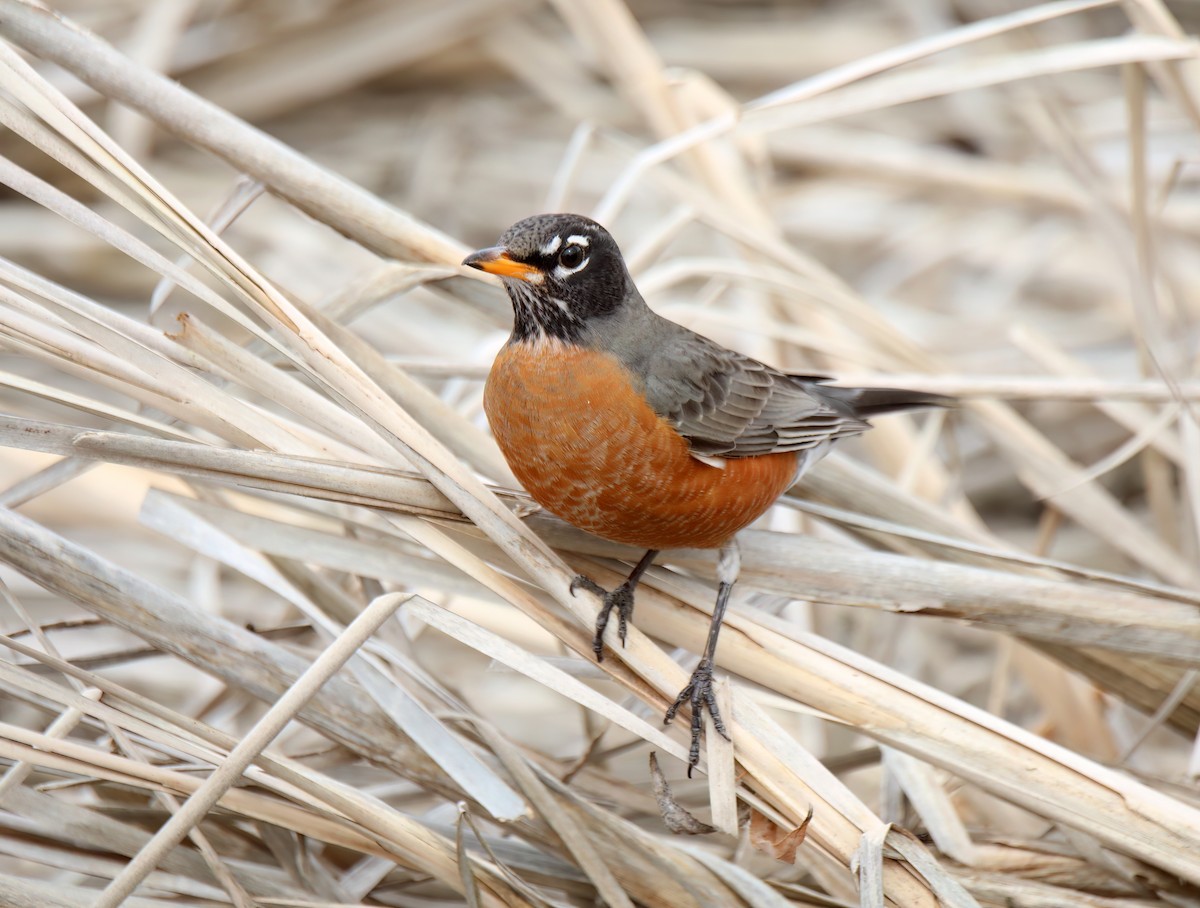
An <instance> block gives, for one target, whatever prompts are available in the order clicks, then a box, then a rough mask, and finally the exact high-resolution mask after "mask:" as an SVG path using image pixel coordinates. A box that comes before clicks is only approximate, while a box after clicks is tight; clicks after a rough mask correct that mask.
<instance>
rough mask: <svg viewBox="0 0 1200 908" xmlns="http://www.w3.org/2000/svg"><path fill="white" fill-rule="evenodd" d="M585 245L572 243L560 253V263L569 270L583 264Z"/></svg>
mask: <svg viewBox="0 0 1200 908" xmlns="http://www.w3.org/2000/svg"><path fill="white" fill-rule="evenodd" d="M583 256H584V252H583V247H582V246H576V245H574V244H571V245H570V246H568V247H567V248H566V249H564V250H563V251H562V252H560V253H559V254H558V263H559V264H560V265H562V266H563V267H564V268H566V269H567V270H569V271H573V270H574V269H576V268H578V267H579V266H580V265H582V264H583Z"/></svg>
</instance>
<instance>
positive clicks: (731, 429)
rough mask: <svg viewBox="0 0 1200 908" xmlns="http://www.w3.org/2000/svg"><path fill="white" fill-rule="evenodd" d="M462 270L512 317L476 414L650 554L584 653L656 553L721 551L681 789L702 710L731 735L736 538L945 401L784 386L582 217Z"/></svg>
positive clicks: (531, 472)
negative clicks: (488, 285)
mask: <svg viewBox="0 0 1200 908" xmlns="http://www.w3.org/2000/svg"><path fill="white" fill-rule="evenodd" d="M463 264H464V265H468V266H470V267H472V268H478V269H479V270H480V271H486V272H487V273H489V274H495V275H497V276H498V277H499V278H500V279H501V282H502V283H503V285H504V289H505V290H506V291H507V292H508V296H509V299H510V300H511V301H512V306H513V314H514V321H513V331H512V336H511V337H509V339H508V343H507V344H505V346H504V349H503V350H501V351H500V353H499V355H498V356H497V357H496V361H495V363H494V364H493V366H492V369H491V372H490V374H489V375H488V379H487V385H486V387H485V388H484V397H483V406H484V410H485V411H486V413H487V417H488V421H489V422H490V424H491V427H492V431H493V433H494V434H495V436H496V441H497V442H498V443H499V445H500V450H501V451H502V452H503V454H504V457H505V459H506V460H507V461H508V464H509V466H510V467H511V468H512V471H513V473H514V474H515V475H516V477H517V478H518V479H519V480H520V481H521V483H522V485H524V486H525V488H526V489H527V490H528V492H529V494H530V495H532V496H533V499H534V500H535V501H537V502H538V504H540V505H541V506H542V507H544V508H546V510H548V511H550V512H551V513H553V514H556V515H557V516H559V517H561V518H562V519H563V520H566V521H567V522H568V523H571V524H573V525H575V526H577V527H580V528H582V529H584V530H587V531H588V532H590V533H594V534H596V535H597V536H601V537H603V538H605V539H611V540H613V541H615V542H621V543H625V544H627V545H632V546H637V547H638V548H643V549H646V550H647V551H646V554H645V555H644V556H643V557H642V559H641V560H640V561H639V562H638V563H637V565H636V566H635V567H634V569H633V571H632V573H630V574H629V577H628V579H626V580H625V582H624V583H622V584H620V585H619V586H618V587H616V588H615V589H613V590H605V589H603V588H602V587H601V586H600V585H599V584H597V583H595V582H594V581H593V580H591V579H590V578H588V577H585V576H582V575H580V576H578V577H576V578H575V579H574V580H573V581H572V583H571V587H570V590H571V593H572V594H574V593H575V591H576V590H578V589H586V590H590V591H591V592H593V593H595V594H597V595H598V596H601V597H602V598H603V605H602V607H601V609H600V612H599V616H598V618H597V620H596V635H595V639H594V641H593V644H592V647H593V650H594V651H595V654H596V659H597V660H602V659H603V658H604V630H605V628H606V627H607V626H608V622H609V618H610V616H611V615H612V613H613V611H614V610H615V611H616V613H617V621H618V636H619V638H620V640H621V643H622V644H624V642H625V635H626V630H627V626H628V624H629V622H630V620H631V618H632V616H633V600H634V590H635V588H636V587H637V584H638V580H639V579H640V578H641V576H642V574H643V573H644V572H645V571H646V569H647V568H648V567H649V566H650V565H651V563H652V562H653V561H654V559H655V557H656V556H657V555H658V553H659V552H660V551H661V550H663V549H675V548H706V549H719V550H720V555H719V557H718V560H717V576H718V580H719V581H720V587H719V591H718V593H717V602H716V607H715V608H714V610H713V616H712V623H711V625H710V627H709V632H708V640H707V642H706V643H705V646H704V652H703V654H702V655H701V657H700V662H699V664H698V665H697V667H696V670H695V671H694V672H693V673H692V676H691V679H690V681H689V682H688V684H687V686H686V687H685V688H684V689H683V690H682V691H681V692H680V693H679V696H678V697H676V698H675V702H674V703H672V704H671V707H670V708H669V709H668V710H667V713H666V717H665V722H668V723H669V722H670V721H671V720H672V719H673V718H674V717H675V714H676V712H677V711H678V710H679V708H680V707H681V706H682V705H683V704H685V703H687V704H688V705H689V706H690V707H691V715H692V729H691V731H692V743H691V752H690V754H689V774H690V772H691V767H693V766H695V765H696V763H697V762H698V761H699V758H700V732H701V729H702V727H703V725H702V710H703V709H707V710H708V711H709V713H710V714H711V715H712V718H713V725H714V727H715V728H716V729H717V731H718V732H719V733H720V734H722V735H724V736H725V737H728V734H727V732H726V730H725V725H724V723H723V722H722V721H721V715H720V712H719V711H718V709H717V703H716V699H715V697H714V695H713V657H714V655H715V652H716V648H717V636H718V634H719V633H720V630H721V620H722V618H723V616H724V614H725V608H726V605H727V604H728V601H729V594H730V591H731V590H732V588H733V584H734V581H735V580H736V579H737V574H738V567H739V556H738V550H737V546H736V544H735V542H734V536H735V535H736V534H737V532H738V531H739V530H741V529H742V528H743V527H746V526H747V525H749V524H750V523H751V522H753V521H754V520H755V519H756V518H758V517H759V516H760V515H761V514H762V513H763V512H764V511H766V510H767V508H769V507H770V506H771V504H772V503H773V502H774V501H775V499H777V498H778V497H779V496H780V495H781V494H783V492H784V491H785V490H786V489H788V488H789V487H790V486H791V485H792V484H793V483H794V482H795V481H796V480H797V479H798V478H799V477H800V475H801V474H803V473H804V471H805V470H807V469H808V468H809V467H811V466H812V465H813V464H814V463H816V462H817V461H818V460H820V459H821V457H823V456H824V455H825V454H826V453H827V452H828V451H829V449H830V447H832V445H833V444H834V443H835V442H836V441H837V440H838V439H841V438H846V437H848V436H851V435H858V434H859V433H861V432H864V431H866V430H867V429H868V428H870V423H868V422H867V419H868V418H869V417H872V416H876V415H878V414H881V413H890V412H894V411H900V410H908V409H911V408H915V407H926V406H935V405H941V404H944V403H946V399H945V398H942V397H938V396H935V395H931V394H925V393H922V392H919V391H904V390H899V389H892V388H838V387H831V386H829V385H827V384H825V382H826V381H828V379H826V378H824V377H821V376H812V375H790V374H788V373H786V372H781V371H779V370H777V369H773V368H772V367H771V366H768V365H765V364H764V363H761V362H759V361H758V360H755V359H752V358H750V357H749V356H745V355H744V354H741V353H738V352H736V351H734V350H730V349H727V348H726V347H722V346H721V345H720V344H718V343H716V342H715V341H712V340H709V339H708V338H707V337H704V336H702V335H700V334H697V333H696V332H694V331H691V330H689V329H687V328H685V327H683V326H682V325H678V324H676V323H675V322H672V321H669V320H667V319H665V318H662V317H661V316H659V315H655V314H654V312H652V311H651V310H650V307H649V306H647V305H646V302H645V300H643V299H642V295H641V293H639V292H638V289H637V287H636V286H634V283H633V278H632V277H631V276H630V274H629V269H628V268H626V266H625V261H624V259H623V258H622V257H621V251H620V250H619V249H618V248H617V244H616V242H615V241H614V240H613V238H612V236H610V235H609V233H608V231H607V230H605V229H604V228H603V227H601V226H600V225H599V224H597V223H596V222H595V221H592V220H590V219H588V218H585V217H582V216H580V215H576V214H543V215H537V216H535V217H531V218H526V219H525V220H523V221H518V222H517V223H516V224H514V225H513V226H511V227H509V228H508V230H506V231H505V232H504V234H503V235H502V236H501V237H500V243H499V245H497V246H492V247H490V248H488V249H481V250H479V251H478V252H476V253H473V254H472V255H469V256H467V258H466V259H465V260H464V261H463Z"/></svg>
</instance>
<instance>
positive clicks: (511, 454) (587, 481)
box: [483, 340, 796, 549]
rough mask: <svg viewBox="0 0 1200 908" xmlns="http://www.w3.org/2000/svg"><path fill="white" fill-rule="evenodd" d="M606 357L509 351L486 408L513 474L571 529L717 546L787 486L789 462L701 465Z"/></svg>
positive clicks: (539, 348)
mask: <svg viewBox="0 0 1200 908" xmlns="http://www.w3.org/2000/svg"><path fill="white" fill-rule="evenodd" d="M632 381H633V379H632V376H631V375H630V374H629V372H628V371H626V369H625V368H624V367H623V366H622V365H621V364H620V363H619V362H618V361H617V360H616V359H615V358H614V357H612V356H611V355H609V354H607V353H600V352H596V351H590V350H584V349H581V348H578V347H573V346H570V345H566V344H563V343H561V342H559V341H553V340H539V341H536V342H527V343H519V344H509V345H508V346H507V347H505V348H504V349H503V350H502V351H501V352H500V355H499V356H497V357H496V362H495V364H494V365H493V366H492V371H491V374H490V375H489V376H488V380H487V386H486V387H485V389H484V397H483V406H484V410H486V411H487V415H488V421H489V422H490V423H491V426H492V431H493V432H494V433H495V436H496V440H497V442H499V444H500V450H501V451H503V452H504V456H505V458H506V459H507V460H508V464H509V466H510V467H511V468H512V471H513V473H515V474H516V476H517V478H518V479H519V480H520V481H521V483H522V484H523V485H524V486H525V488H526V489H527V490H528V491H529V494H530V495H532V496H533V498H534V500H535V501H537V502H538V504H540V505H541V506H542V507H544V508H546V509H547V510H548V511H550V512H551V513H553V514H557V515H558V516H559V517H561V518H563V519H564V520H566V521H567V522H569V523H572V524H574V525H575V526H577V527H580V528H582V529H585V530H587V531H588V532H591V533H595V534H596V535H597V536H603V537H604V538H606V539H612V540H614V541H616V542H623V543H627V544H629V545H635V546H638V547H640V548H646V549H670V548H715V547H717V546H720V545H721V544H722V543H724V542H725V541H727V540H728V539H730V538H731V537H732V536H733V535H734V534H735V533H736V532H737V531H738V530H740V529H742V528H743V527H744V526H746V525H747V524H749V523H750V522H751V521H753V520H754V519H755V518H756V517H758V516H759V515H760V514H762V513H763V511H765V510H766V509H767V508H768V507H770V506H771V503H772V502H774V501H775V499H776V498H778V497H779V495H780V494H782V493H783V491H784V490H785V489H786V488H787V487H788V486H789V485H790V484H791V482H792V479H793V477H794V476H795V474H796V455H795V454H792V453H788V454H767V455H762V456H758V457H746V458H740V459H736V460H729V461H726V465H725V468H724V469H722V468H720V467H714V466H710V465H708V464H704V463H701V462H700V461H698V460H696V459H695V458H693V457H692V456H691V455H690V454H689V453H688V445H687V442H686V441H684V439H683V438H682V437H681V436H680V435H678V434H677V433H676V432H675V430H674V429H673V428H671V426H670V425H669V424H667V423H666V422H665V421H664V420H663V419H662V418H661V417H659V416H658V414H656V413H655V412H654V411H653V410H652V409H651V408H650V406H649V405H648V404H647V403H646V402H645V400H644V399H643V398H642V396H641V394H640V392H639V391H638V390H637V389H636V388H635V387H634V385H633V383H632Z"/></svg>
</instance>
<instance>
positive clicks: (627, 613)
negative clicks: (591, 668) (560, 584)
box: [571, 574, 633, 662]
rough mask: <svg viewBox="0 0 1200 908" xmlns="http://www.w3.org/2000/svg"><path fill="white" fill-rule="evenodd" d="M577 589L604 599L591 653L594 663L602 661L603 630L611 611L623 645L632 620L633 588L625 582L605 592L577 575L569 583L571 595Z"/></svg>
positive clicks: (597, 619)
mask: <svg viewBox="0 0 1200 908" xmlns="http://www.w3.org/2000/svg"><path fill="white" fill-rule="evenodd" d="M578 589H584V590H587V591H588V592H589V593H595V594H596V595H597V596H601V597H603V599H604V605H602V606H601V607H600V614H599V615H597V616H596V636H595V637H593V638H592V652H593V653H595V654H596V661H597V662H603V661H604V629H605V628H606V627H608V619H609V616H610V615H612V611H613V609H616V610H617V636H618V637H620V638H621V646H624V645H625V634H626V632H627V631H628V630H629V622H630V621H631V620H632V619H633V586H632V585H631V584H630V583H629V581H628V580H626V581H625V582H624V583H622V584H621V585H620V586H618V587H616V588H615V589H612V590H606V589H605V588H604V587H602V586H601V585H600V584H598V583H597V582H596V581H595V580H593V579H592V578H591V577H585V576H583V574H579V575H577V576H576V577H575V579H574V580H572V581H571V595H572V596H574V595H575V591H576V590H578Z"/></svg>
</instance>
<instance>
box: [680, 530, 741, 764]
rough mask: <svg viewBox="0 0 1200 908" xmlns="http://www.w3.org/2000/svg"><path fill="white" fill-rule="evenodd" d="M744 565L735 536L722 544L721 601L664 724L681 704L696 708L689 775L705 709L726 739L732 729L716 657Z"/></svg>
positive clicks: (697, 757)
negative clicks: (720, 694) (718, 689)
mask: <svg viewBox="0 0 1200 908" xmlns="http://www.w3.org/2000/svg"><path fill="white" fill-rule="evenodd" d="M741 566H742V557H741V553H740V552H739V551H738V547H737V543H736V542H734V541H733V540H730V541H729V542H727V543H725V545H723V546H722V547H721V554H720V556H719V557H718V558H717V579H718V580H720V581H721V586H720V587H719V588H718V590H717V604H716V605H715V606H714V607H713V616H712V623H711V624H709V626H708V640H707V641H706V642H705V644H704V653H703V654H702V655H701V656H700V663H699V664H698V665H697V666H696V670H695V671H694V672H692V677H691V678H690V679H689V680H688V684H687V687H685V688H684V689H683V690H681V691H680V692H679V696H678V697H676V698H675V702H674V703H672V704H671V706H670V708H669V709H668V710H667V715H666V717H665V718H664V719H663V724H664V725H665V724H667V723H669V722H670V721H671V720H672V719H674V718H675V713H677V712H678V711H679V707H681V706H683V704H685V703H687V704H688V705H689V706H691V708H692V746H691V748H690V749H689V750H688V778H689V779H690V778H691V776H692V769H693V768H694V767H695V766H696V764H697V763H699V762H700V732H701V731H702V730H703V729H704V718H703V715H702V713H703V710H704V709H707V710H708V713H709V715H710V716H712V719H713V727H714V728H715V729H716V730H717V732H718V733H720V735H721V737H723V738H724V739H725V740H726V741H728V740H729V733H728V732H727V731H726V730H725V723H724V722H722V721H721V713H720V710H718V709H717V697H716V695H715V694H714V693H713V658H714V657H715V656H716V653H717V636H718V635H719V634H720V633H721V621H722V619H723V618H724V617H725V607H726V606H728V605H729V594H730V593H731V592H733V584H734V583H735V582H736V581H737V576H738V571H739V570H740V568H741Z"/></svg>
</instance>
